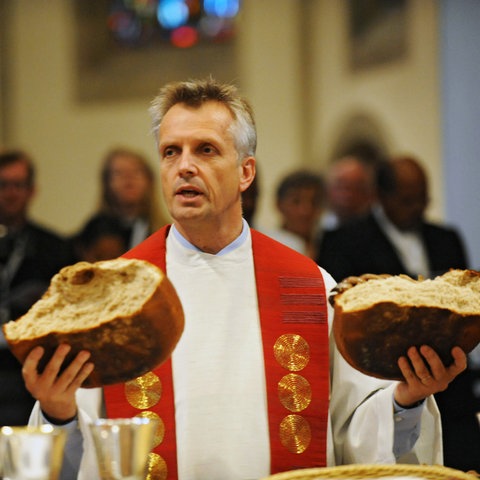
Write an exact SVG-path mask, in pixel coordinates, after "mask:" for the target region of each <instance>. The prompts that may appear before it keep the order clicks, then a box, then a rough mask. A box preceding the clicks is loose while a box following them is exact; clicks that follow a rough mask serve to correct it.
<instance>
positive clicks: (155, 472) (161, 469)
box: [145, 453, 168, 480]
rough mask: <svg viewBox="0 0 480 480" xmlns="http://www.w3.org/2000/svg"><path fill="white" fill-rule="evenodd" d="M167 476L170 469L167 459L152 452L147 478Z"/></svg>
mask: <svg viewBox="0 0 480 480" xmlns="http://www.w3.org/2000/svg"><path fill="white" fill-rule="evenodd" d="M167 476H168V469H167V464H166V463H165V460H164V459H163V458H162V457H161V456H160V455H158V454H156V453H150V455H149V456H148V473H147V476H146V477H145V478H146V480H166V479H167Z"/></svg>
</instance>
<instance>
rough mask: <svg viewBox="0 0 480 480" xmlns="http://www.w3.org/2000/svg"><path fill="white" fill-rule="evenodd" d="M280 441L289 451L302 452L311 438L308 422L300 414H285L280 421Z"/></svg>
mask: <svg viewBox="0 0 480 480" xmlns="http://www.w3.org/2000/svg"><path fill="white" fill-rule="evenodd" d="M279 433H280V442H281V443H282V445H283V446H284V447H285V448H286V449H287V450H288V451H289V452H291V453H296V454H299V453H303V452H304V451H305V450H306V449H307V448H308V446H309V445H310V441H311V439H312V432H311V430H310V424H309V423H308V422H307V420H305V418H303V417H302V416H301V415H287V416H286V417H285V418H284V419H283V420H282V422H281V423H280V429H279Z"/></svg>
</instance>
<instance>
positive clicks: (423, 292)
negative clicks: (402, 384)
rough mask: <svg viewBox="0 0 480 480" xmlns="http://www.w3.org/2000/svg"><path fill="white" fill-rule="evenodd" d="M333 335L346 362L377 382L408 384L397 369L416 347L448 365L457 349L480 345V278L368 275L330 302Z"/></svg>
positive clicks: (461, 273) (468, 273)
mask: <svg viewBox="0 0 480 480" xmlns="http://www.w3.org/2000/svg"><path fill="white" fill-rule="evenodd" d="M331 301H332V303H333V305H334V308H335V317H334V323H333V332H334V337H335V341H336V344H337V346H338V349H339V351H340V353H341V354H342V356H343V357H344V358H345V360H346V361H347V362H348V363H349V364H350V365H352V366H353V367H354V368H356V369H357V370H359V371H361V372H363V373H365V374H367V375H371V376H374V377H378V378H384V379H391V380H403V376H402V373H401V371H400V369H399V367H398V365H397V361H398V359H399V357H400V356H403V355H406V353H407V350H408V348H409V347H411V346H416V347H420V346H421V345H429V346H430V347H432V348H434V349H435V351H436V352H437V353H438V355H439V356H440V358H441V359H442V361H443V362H444V364H445V365H451V364H452V362H453V358H452V355H451V350H452V348H453V347H454V346H456V345H457V346H459V347H461V348H462V349H463V350H464V351H465V352H466V353H468V352H470V351H471V350H472V349H473V348H474V347H475V346H476V345H477V344H478V343H479V342H480V273H479V272H476V271H473V270H450V271H449V272H447V273H445V274H444V275H442V276H439V277H436V278H435V279H433V280H414V279H412V278H410V277H407V276H406V275H399V276H390V275H381V276H378V275H363V276H361V277H349V278H348V279H345V280H344V281H343V282H341V283H340V284H339V285H338V286H337V289H336V293H335V294H334V295H333V296H332V297H331Z"/></svg>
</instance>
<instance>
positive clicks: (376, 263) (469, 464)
mask: <svg viewBox="0 0 480 480" xmlns="http://www.w3.org/2000/svg"><path fill="white" fill-rule="evenodd" d="M376 183H377V197H378V204H376V205H375V206H374V207H373V208H372V210H371V212H370V213H369V214H368V215H367V216H366V217H364V218H361V219H359V220H358V221H356V222H354V223H351V224H349V225H345V226H343V227H341V228H339V229H337V230H334V231H330V232H325V233H324V235H323V238H322V239H321V242H319V245H317V248H318V250H317V252H318V256H317V258H316V261H317V263H319V264H320V265H323V266H324V268H326V269H327V270H328V271H329V272H330V273H331V274H332V275H333V277H334V278H335V279H336V280H337V281H341V280H342V279H344V278H346V277H349V276H358V275H362V274H365V273H374V274H382V273H387V274H391V275H399V274H407V275H410V276H412V277H414V278H416V277H420V278H432V277H435V276H437V275H440V274H442V273H444V272H446V271H448V270H449V269H451V268H459V269H465V268H467V266H468V260H467V255H466V251H465V248H464V245H463V241H462V238H461V235H460V234H459V232H458V231H457V230H455V229H454V228H450V227H447V226H444V225H438V224H433V223H430V222H428V221H426V220H425V210H426V207H427V205H428V201H429V195H428V181H427V176H426V173H425V171H424V169H423V167H422V166H421V165H420V163H419V162H418V161H417V160H416V159H414V158H412V157H397V158H394V159H392V160H390V161H385V162H383V163H382V164H381V165H380V166H379V167H378V169H377V181H376ZM476 375H478V374H476V373H475V371H474V370H473V369H471V368H467V370H466V371H465V372H463V373H462V374H460V375H459V376H458V377H457V378H456V379H455V380H454V381H453V382H452V383H451V384H450V386H449V387H448V389H447V390H445V391H444V392H441V393H438V394H436V395H435V398H436V400H437V404H438V407H439V409H440V412H441V414H442V428H443V442H444V456H445V465H447V466H449V467H452V468H458V469H462V470H471V469H473V470H476V471H480V455H479V452H480V426H479V423H478V421H477V419H476V412H477V411H478V410H480V405H478V400H476V398H475V397H474V394H473V391H472V385H473V382H474V380H475V378H476Z"/></svg>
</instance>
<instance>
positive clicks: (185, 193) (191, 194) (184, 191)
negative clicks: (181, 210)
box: [177, 188, 202, 198]
mask: <svg viewBox="0 0 480 480" xmlns="http://www.w3.org/2000/svg"><path fill="white" fill-rule="evenodd" d="M201 194H202V193H201V192H199V191H198V190H195V189H192V188H180V189H178V190H177V195H181V196H182V197H185V198H195V197H198V196H199V195H201Z"/></svg>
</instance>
